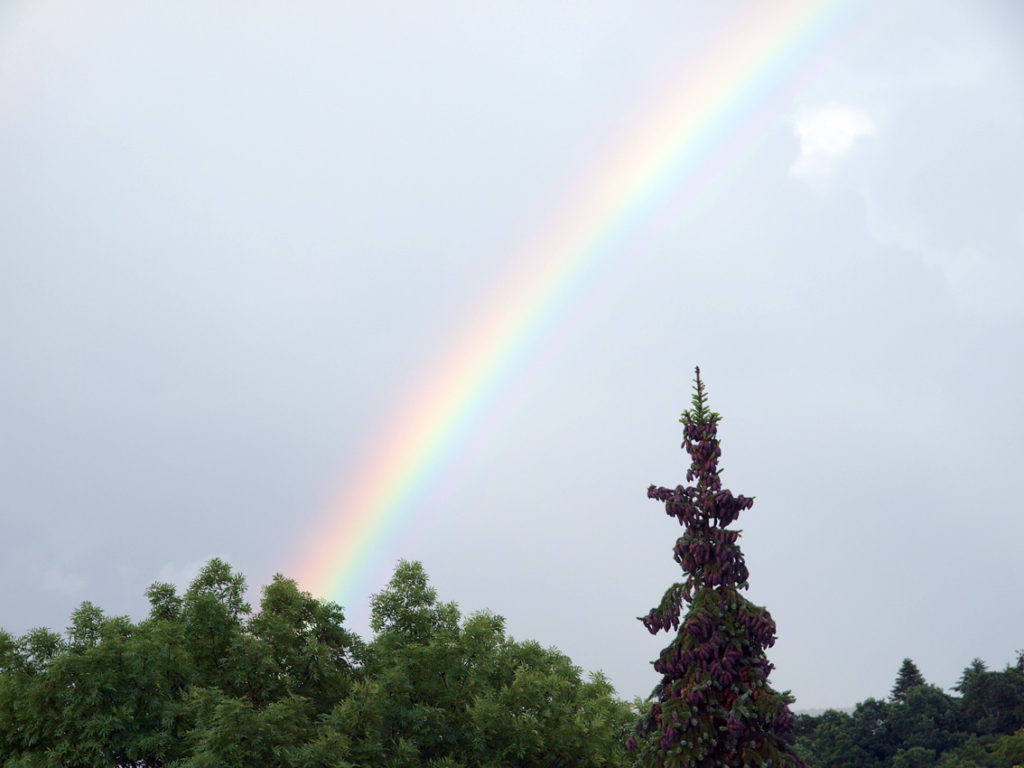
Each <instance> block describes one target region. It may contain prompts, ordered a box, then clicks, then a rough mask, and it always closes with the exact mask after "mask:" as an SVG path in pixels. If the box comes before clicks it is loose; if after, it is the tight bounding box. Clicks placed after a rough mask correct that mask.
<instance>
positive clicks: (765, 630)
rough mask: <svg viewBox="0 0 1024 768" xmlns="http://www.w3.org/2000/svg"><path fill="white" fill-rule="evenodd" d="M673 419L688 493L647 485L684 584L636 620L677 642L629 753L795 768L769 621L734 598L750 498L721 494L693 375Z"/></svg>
mask: <svg viewBox="0 0 1024 768" xmlns="http://www.w3.org/2000/svg"><path fill="white" fill-rule="evenodd" d="M679 420H680V422H682V424H683V425H684V427H683V446H682V447H683V448H684V449H685V450H686V452H687V453H688V454H689V456H690V459H691V464H690V468H689V469H688V470H687V472H686V481H687V483H690V485H687V486H682V485H679V486H677V487H676V488H660V487H656V486H653V485H652V486H651V487H650V488H648V490H647V496H648V498H652V499H657V500H658V501H661V502H663V503H664V504H665V512H666V513H667V514H668V515H670V516H671V517H675V518H676V519H677V520H678V521H679V524H680V525H682V526H684V527H685V529H686V530H685V532H684V533H683V535H682V536H680V537H679V539H678V540H677V541H676V544H675V549H674V554H675V560H676V562H677V563H679V565H680V567H681V568H682V570H683V573H684V574H685V579H684V580H683V581H682V582H681V583H677V584H673V585H672V586H671V587H670V588H669V589H668V591H666V592H665V596H664V597H663V598H662V600H661V604H660V605H659V606H658V607H657V608H654V609H652V610H651V611H650V613H648V614H647V616H644V617H641V619H640V620H641V621H642V622H643V623H644V626H645V627H647V629H648V630H649V631H650V632H651V634H656V633H657V632H659V631H662V630H665V631H669V630H674V631H676V636H675V638H674V639H673V640H672V642H671V643H670V644H669V645H668V647H667V648H665V649H664V650H663V651H662V652H661V654H660V657H659V658H658V659H657V661H655V662H654V669H655V670H656V671H657V672H659V673H660V674H661V675H662V679H661V683H660V684H659V685H658V686H657V687H656V688H655V689H654V691H653V692H652V693H651V696H650V697H649V700H650V701H652V702H653V703H652V704H651V707H650V711H649V712H648V713H647V715H646V716H644V717H643V718H641V720H640V722H639V723H638V724H637V736H635V737H633V738H631V739H630V740H629V742H628V745H627V746H628V747H629V748H630V749H632V750H637V752H638V758H639V760H638V762H639V764H640V765H644V766H671V767H672V768H711V767H712V766H765V767H766V768H767V767H768V766H775V767H781V766H802V763H801V762H800V760H799V759H798V758H797V757H796V756H794V755H793V754H792V753H791V752H790V751H789V749H788V747H787V746H786V744H785V743H784V741H783V735H784V734H786V733H787V732H789V731H791V730H792V727H793V716H792V714H791V713H790V711H789V704H791V703H792V702H793V698H792V697H791V696H790V695H789V692H788V691H785V692H781V693H780V692H777V691H775V690H773V689H772V687H771V686H770V685H769V684H768V675H769V673H770V672H771V669H772V666H773V665H772V664H771V663H770V662H769V661H768V659H767V658H766V656H765V648H767V647H770V646H771V645H773V644H774V643H775V622H774V621H773V620H772V617H771V615H770V614H769V613H768V611H767V610H765V609H764V608H762V607H759V606H756V605H754V604H753V603H751V602H750V601H749V600H747V599H746V598H745V597H743V595H741V594H740V590H742V589H746V588H747V587H748V584H747V576H748V572H747V567H746V564H745V563H744V560H743V554H742V552H740V548H739V546H738V545H737V543H736V542H737V539H738V537H739V533H740V532H739V531H738V530H735V529H729V528H728V527H727V526H729V524H731V523H732V522H733V521H735V520H736V519H737V517H738V516H739V514H740V512H741V511H743V510H745V509H749V508H750V507H751V506H752V505H753V503H754V499H753V498H751V497H747V496H733V494H732V492H731V491H729V490H727V489H723V488H722V481H721V479H720V477H719V474H720V472H721V470H720V469H718V459H719V457H720V456H721V453H722V451H721V448H720V447H719V440H718V422H719V421H720V420H721V417H720V416H719V415H718V414H717V413H715V412H713V411H711V410H710V409H709V408H708V404H707V393H706V392H705V390H704V383H703V382H702V381H701V378H700V368H697V373H696V382H695V385H694V393H693V399H692V408H690V409H689V410H686V411H684V412H683V414H682V416H681V417H680V419H679ZM684 605H685V606H687V610H686V615H685V617H682V618H681V613H682V609H683V606H684Z"/></svg>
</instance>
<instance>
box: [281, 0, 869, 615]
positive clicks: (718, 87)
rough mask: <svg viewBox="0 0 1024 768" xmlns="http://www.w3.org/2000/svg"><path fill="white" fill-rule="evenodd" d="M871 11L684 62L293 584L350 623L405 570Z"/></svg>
mask: <svg viewBox="0 0 1024 768" xmlns="http://www.w3.org/2000/svg"><path fill="white" fill-rule="evenodd" d="M866 7H867V3H866V2H855V1H851V2H845V1H842V0H779V1H775V2H753V3H750V4H748V5H746V6H744V7H742V8H741V9H739V13H736V14H734V15H732V16H730V17H728V18H726V19H723V20H722V23H721V25H720V26H719V27H718V28H717V30H716V32H715V33H714V34H711V35H710V36H709V37H708V39H707V42H706V44H705V45H704V46H703V47H702V49H701V50H698V51H691V52H690V54H689V55H688V56H686V58H685V60H684V61H683V62H682V65H681V66H680V67H679V68H678V70H677V71H675V72H673V73H671V74H672V76H671V77H669V78H668V79H667V80H666V82H665V83H664V84H663V85H662V87H661V88H660V89H657V90H656V91H655V94H656V97H655V98H654V99H653V100H652V101H651V102H650V103H649V104H648V105H647V107H646V108H641V109H639V110H638V114H639V115H640V117H641V119H640V120H638V121H636V123H635V125H634V126H632V128H631V129H627V130H626V131H625V136H624V137H620V138H619V139H618V140H617V141H614V142H613V143H612V146H613V150H612V151H611V152H609V153H608V157H607V158H606V159H603V160H601V161H600V162H599V163H597V164H596V169H597V170H596V172H595V173H592V174H590V175H589V176H588V177H587V178H584V179H583V180H582V181H581V183H580V184H579V186H578V187H577V192H576V193H575V194H571V195H570V196H569V202H568V203H567V204H566V205H565V206H563V208H562V209H560V210H559V211H558V212H557V215H556V216H555V217H554V219H553V222H552V224H551V226H549V227H548V228H547V229H546V230H544V231H543V232H542V234H541V236H540V237H537V238H535V239H534V240H533V242H531V243H530V244H529V245H528V247H526V248H524V249H523V250H522V251H521V253H520V256H519V258H517V259H516V261H517V262H518V268H517V269H516V271H515V273H514V274H512V275H510V276H508V277H506V278H505V279H504V280H502V281H501V282H500V288H499V289H498V290H496V291H495V292H494V293H492V294H491V295H489V296H488V297H487V300H486V301H485V302H484V303H483V304H482V306H481V308H480V309H479V311H478V312H477V313H476V314H475V315H474V316H473V322H471V323H467V324H466V325H467V327H469V328H471V329H472V330H470V331H469V332H467V333H466V335H465V336H463V337H462V338H459V339H456V340H455V342H454V343H453V344H452V345H451V348H450V350H449V351H448V353H447V354H446V355H445V356H444V357H443V359H441V360H439V361H438V362H437V364H436V367H435V368H434V370H433V372H432V373H431V374H430V375H429V376H428V377H427V378H426V380H424V381H422V382H420V383H419V384H418V385H417V386H415V387H413V388H412V390H411V393H410V396H409V398H408V400H407V402H405V403H404V405H403V406H402V407H400V408H399V409H398V411H397V413H396V415H395V417H394V419H393V420H392V421H391V423H390V424H389V425H387V426H386V427H385V428H384V429H382V430H381V431H380V432H379V433H378V436H377V439H376V443H375V444H372V445H371V446H370V447H369V450H368V451H367V452H366V454H365V456H364V457H363V458H362V461H361V462H359V464H358V465H357V466H354V467H352V468H351V469H350V471H349V472H348V473H347V475H348V476H347V478H346V480H345V483H344V485H343V487H344V488H345V489H346V490H345V492H344V493H342V494H341V495H340V497H339V498H337V499H336V500H335V501H334V502H333V503H332V504H330V505H329V508H328V509H327V511H326V512H325V514H324V518H323V522H322V523H321V524H320V525H319V526H317V527H316V529H315V530H314V531H313V536H311V537H310V539H309V540H308V541H306V542H305V543H304V546H302V548H301V550H300V552H299V554H298V557H297V558H296V563H295V568H294V569H293V571H291V572H292V573H295V574H297V577H298V581H299V583H300V584H301V585H302V586H303V588H305V589H308V590H310V591H312V592H313V593H314V594H316V595H319V596H323V597H327V598H329V599H332V600H336V601H338V602H341V603H342V604H343V605H346V606H348V607H350V608H351V604H352V601H353V600H354V599H356V598H358V597H361V595H360V589H361V588H363V587H364V586H365V585H364V583H363V582H364V581H365V580H366V579H367V577H368V574H369V572H370V571H371V569H374V568H382V567H390V566H391V565H392V564H391V563H381V562H380V560H381V557H382V556H381V549H382V547H383V546H384V545H385V544H386V543H387V542H388V541H389V540H390V539H392V538H394V537H395V536H397V535H398V533H399V531H401V530H403V529H404V528H405V527H406V526H407V525H409V524H410V523H411V522H412V521H413V520H414V519H415V518H416V516H417V515H419V514H421V513H422V506H421V505H418V504H417V501H418V500H421V498H422V496H423V495H424V493H425V492H427V491H428V490H429V489H430V487H431V484H432V483H436V482H437V481H438V479H439V478H440V477H441V476H442V475H443V474H444V473H445V471H446V470H450V468H451V464H452V462H453V459H454V457H455V456H456V455H457V453H458V451H459V450H460V448H461V447H463V446H464V445H465V443H466V440H467V438H468V436H469V435H470V433H471V432H472V431H473V429H474V428H475V427H478V426H479V424H480V421H481V419H482V417H483V416H485V415H486V414H487V412H488V410H489V409H491V408H492V407H493V405H494V404H495V402H496V400H497V399H498V397H499V395H500V394H502V391H503V388H507V385H508V384H509V382H510V380H511V378H512V377H513V375H514V374H515V373H517V372H518V371H520V370H521V369H522V367H523V366H524V364H525V363H526V362H527V361H528V360H529V359H530V358H531V357H532V356H535V355H536V353H537V351H538V348H539V347H540V346H541V341H542V340H545V339H547V338H548V337H549V336H551V335H552V334H556V333H558V332H559V330H560V327H562V326H564V325H565V323H566V321H567V319H568V317H569V315H570V313H571V311H572V310H573V309H574V308H576V307H577V306H578V305H579V304H580V303H582V302H583V296H584V293H588V294H589V293H592V290H591V289H592V288H593V285H594V283H595V282H599V281H600V280H601V279H602V278H604V279H605V280H607V279H608V277H609V275H611V274H612V273H613V272H614V270H615V269H622V268H625V267H628V265H629V263H630V261H631V260H632V259H633V258H636V256H637V255H638V254H640V253H642V252H643V250H644V247H645V245H646V244H647V243H649V242H650V241H651V240H652V239H653V238H654V237H656V236H657V234H658V233H659V232H660V231H661V230H663V229H664V228H665V227H667V226H670V225H671V224H672V223H673V222H677V221H678V220H679V218H680V217H681V216H682V215H683V214H685V213H687V211H688V209H691V208H692V207H693V206H694V205H695V204H696V203H697V202H698V201H699V200H700V199H701V198H702V197H704V196H706V195H707V194H709V192H710V190H711V189H712V187H713V185H714V184H715V183H716V181H718V180H720V179H721V178H723V177H724V176H725V175H726V174H727V172H728V171H729V170H730V169H731V168H732V167H735V166H736V165H737V164H738V161H739V159H740V158H741V157H742V155H743V154H744V152H746V151H747V150H748V149H749V148H750V147H751V146H752V145H753V144H754V143H756V141H757V139H758V138H759V136H761V135H763V134H764V130H765V127H766V126H767V125H769V124H772V123H774V122H775V121H777V120H778V118H779V116H780V114H782V113H784V111H785V110H786V109H788V108H789V107H790V105H791V103H792V98H793V95H794V93H795V92H797V91H799V90H800V89H801V88H802V87H804V86H805V84H806V82H807V81H808V80H812V79H813V78H814V77H815V76H816V73H817V72H819V71H820V70H821V69H822V68H823V67H825V66H827V64H828V62H829V60H830V59H831V58H832V57H834V56H837V55H839V54H840V53H841V52H842V51H843V50H844V49H845V48H846V47H848V45H849V44H850V43H851V42H852V41H853V40H855V39H857V38H858V37H859V36H860V34H861V32H862V31H863V29H864V28H865V27H866V26H867V24H868V23H869V22H870V19H868V18H867V17H868V14H866V13H865V12H864V11H865V9H866ZM585 289H586V290H585Z"/></svg>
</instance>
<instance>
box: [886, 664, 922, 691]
mask: <svg viewBox="0 0 1024 768" xmlns="http://www.w3.org/2000/svg"><path fill="white" fill-rule="evenodd" d="M924 684H925V680H924V675H922V674H921V670H919V669H918V668H917V664H915V663H914V662H913V661H911V660H910V659H904V660H903V664H901V665H900V671H899V672H897V673H896V682H895V683H894V684H893V686H892V692H891V693H890V694H889V698H891V699H892V700H893V701H906V700H907V693H908V692H909V691H910V689H911V688H917V687H918V686H919V685H924Z"/></svg>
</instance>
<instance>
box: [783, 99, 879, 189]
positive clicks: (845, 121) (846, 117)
mask: <svg viewBox="0 0 1024 768" xmlns="http://www.w3.org/2000/svg"><path fill="white" fill-rule="evenodd" d="M793 132H794V133H795V134H796V136H797V138H798V139H799V140H800V156H799V157H798V158H797V160H796V162H795V163H794V164H793V166H792V167H791V168H790V169H789V172H790V174H792V175H793V176H796V177H804V178H808V177H815V176H822V175H824V174H826V173H828V172H829V171H830V170H832V167H833V165H834V164H835V162H836V160H838V159H839V158H840V157H842V156H843V155H845V154H847V153H849V152H850V150H851V149H853V145H854V143H855V142H856V141H857V139H859V138H861V137H862V136H873V135H874V134H875V124H874V122H873V121H872V120H871V118H870V117H869V116H868V115H867V114H866V113H865V112H863V111H861V110H859V109H857V108H855V107H849V106H844V105H842V104H830V105H828V106H823V107H816V108H813V109H808V110H805V111H803V112H801V113H800V114H799V115H798V116H797V118H796V120H795V123H794V126H793Z"/></svg>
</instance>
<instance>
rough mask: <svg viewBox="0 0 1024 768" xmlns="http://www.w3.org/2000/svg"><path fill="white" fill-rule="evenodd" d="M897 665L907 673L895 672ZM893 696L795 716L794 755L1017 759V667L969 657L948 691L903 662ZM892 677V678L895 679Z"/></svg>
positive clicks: (986, 763)
mask: <svg viewBox="0 0 1024 768" xmlns="http://www.w3.org/2000/svg"><path fill="white" fill-rule="evenodd" d="M904 671H906V672H907V674H903V673H904ZM899 680H904V681H914V684H913V685H908V686H901V688H902V689H903V690H902V696H901V698H900V699H899V700H890V701H878V700H875V699H868V700H867V701H865V702H862V703H861V704H858V705H857V708H856V710H855V711H854V713H853V715H852V716H848V715H843V714H841V713H835V712H829V713H826V714H825V715H823V716H821V717H818V718H800V719H799V720H798V725H799V729H800V732H799V734H798V735H797V738H796V741H795V749H796V751H797V753H798V754H799V755H800V756H801V757H802V758H803V759H804V760H805V761H806V762H807V764H808V766H810V768H826V766H827V767H829V768H831V767H832V766H838V765H850V766H854V765H856V766H858V768H883V766H885V767H888V766H893V767H894V768H899V767H900V766H902V767H903V768H914V767H915V766H928V767H929V768H931V766H937V767H938V768H1012V766H1020V765H1024V673H1022V672H1021V671H1020V670H1019V669H1018V668H1017V666H1012V667H1010V666H1008V667H1007V668H1006V669H1005V670H1003V671H1002V672H990V671H988V670H987V669H986V667H985V664H984V662H982V661H981V660H980V659H975V660H974V661H972V662H971V664H970V665H969V666H968V667H967V668H966V669H965V670H964V673H963V675H962V676H961V678H960V680H959V682H958V683H957V685H956V686H955V690H956V691H957V692H959V693H960V694H961V696H960V697H959V698H957V697H953V696H949V695H947V694H946V693H944V692H943V691H942V690H941V689H939V688H938V687H936V686H933V685H929V684H927V683H925V682H924V678H923V676H921V674H920V671H919V670H917V667H916V666H912V667H911V666H909V665H908V664H907V663H906V661H904V664H903V666H902V667H901V674H900V678H899ZM899 680H898V682H899Z"/></svg>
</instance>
